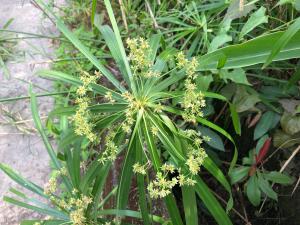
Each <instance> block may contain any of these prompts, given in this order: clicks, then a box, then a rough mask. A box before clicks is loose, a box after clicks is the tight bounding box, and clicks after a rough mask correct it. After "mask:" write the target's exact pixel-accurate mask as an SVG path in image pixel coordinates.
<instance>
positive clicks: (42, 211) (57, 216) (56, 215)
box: [3, 196, 68, 220]
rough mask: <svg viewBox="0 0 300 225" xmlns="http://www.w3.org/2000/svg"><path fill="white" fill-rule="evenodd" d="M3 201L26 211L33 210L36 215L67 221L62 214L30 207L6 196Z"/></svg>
mask: <svg viewBox="0 0 300 225" xmlns="http://www.w3.org/2000/svg"><path fill="white" fill-rule="evenodd" d="M3 201H6V202H9V203H11V204H14V205H17V206H20V207H23V208H26V209H29V210H33V211H35V212H38V213H41V214H44V215H49V216H52V217H54V218H58V219H63V220H68V217H67V216H66V215H65V214H64V213H62V212H54V211H53V210H48V209H44V208H40V207H36V206H34V205H30V204H27V203H25V202H22V201H19V200H16V199H14V198H10V197H7V196H4V197H3Z"/></svg>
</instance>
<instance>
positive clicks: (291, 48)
mask: <svg viewBox="0 0 300 225" xmlns="http://www.w3.org/2000/svg"><path fill="white" fill-rule="evenodd" d="M283 34H284V32H276V33H272V34H268V35H263V36H260V37H257V38H254V39H252V40H250V41H247V42H245V43H242V44H236V45H231V46H228V47H225V48H221V49H218V50H216V51H214V52H211V53H208V54H206V55H204V56H199V57H198V62H199V66H198V70H200V71H206V70H213V69H217V68H218V63H219V61H220V60H221V59H222V58H224V57H225V58H226V62H225V64H224V66H223V67H222V69H233V68H241V67H246V66H251V65H256V64H260V63H264V62H266V60H267V58H268V56H269V55H270V52H271V51H272V49H273V48H274V43H276V42H277V41H278V40H280V38H281V37H282V36H283ZM299 57H300V31H298V32H297V33H296V34H295V35H293V37H292V38H291V39H290V40H289V41H288V43H287V44H286V45H285V46H284V47H283V48H281V49H280V52H279V53H278V54H277V55H276V56H275V58H273V61H279V60H286V59H292V58H299Z"/></svg>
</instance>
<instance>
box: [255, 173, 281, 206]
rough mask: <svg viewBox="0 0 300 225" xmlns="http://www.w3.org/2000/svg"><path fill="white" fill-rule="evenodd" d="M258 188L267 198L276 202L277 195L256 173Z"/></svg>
mask: <svg viewBox="0 0 300 225" xmlns="http://www.w3.org/2000/svg"><path fill="white" fill-rule="evenodd" d="M258 186H259V188H260V190H261V191H262V192H264V193H265V194H266V195H267V196H268V197H269V198H271V199H274V200H276V201H277V200H278V196H277V193H276V192H275V191H273V189H272V187H271V185H270V183H269V182H268V181H267V180H265V179H264V178H263V177H262V176H261V175H260V173H258Z"/></svg>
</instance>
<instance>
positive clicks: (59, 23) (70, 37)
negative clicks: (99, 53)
mask: <svg viewBox="0 0 300 225" xmlns="http://www.w3.org/2000/svg"><path fill="white" fill-rule="evenodd" d="M36 2H37V4H38V5H39V6H40V7H41V8H42V9H44V10H45V11H46V12H47V13H49V14H50V15H52V16H53V17H54V18H55V20H56V25H57V28H58V29H59V30H60V31H61V32H62V33H63V34H64V35H65V36H66V38H67V39H68V40H69V41H70V42H71V43H72V44H73V45H74V46H75V47H76V48H77V49H78V50H79V51H80V52H81V53H82V54H83V55H84V56H85V57H86V58H87V59H89V60H90V62H91V63H92V64H93V65H94V66H95V67H96V68H97V69H99V71H100V72H101V73H102V74H103V75H104V76H105V77H106V78H107V79H108V80H109V81H110V82H111V83H112V84H113V85H114V86H115V87H116V88H117V89H118V90H120V91H122V92H124V91H126V89H125V88H124V87H123V86H122V85H121V84H120V82H119V81H118V80H117V79H116V78H115V77H114V75H113V74H112V73H111V72H110V71H109V70H108V69H106V68H105V66H103V65H102V64H101V63H100V61H99V60H98V59H97V58H96V57H95V56H94V55H93V54H92V53H91V52H90V51H89V50H88V49H87V48H86V47H85V46H84V45H83V44H82V43H81V41H80V40H79V39H78V38H77V37H76V35H75V34H74V33H72V32H71V31H70V30H69V29H68V28H67V27H66V25H65V24H64V23H63V21H62V20H61V19H60V18H59V17H57V16H56V15H55V13H54V12H53V11H52V10H51V9H50V8H49V7H48V6H47V5H46V4H45V3H44V2H43V1H42V0H36Z"/></svg>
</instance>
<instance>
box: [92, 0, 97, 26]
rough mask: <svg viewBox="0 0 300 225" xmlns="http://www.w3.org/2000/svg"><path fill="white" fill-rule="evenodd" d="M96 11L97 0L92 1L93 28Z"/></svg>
mask: <svg viewBox="0 0 300 225" xmlns="http://www.w3.org/2000/svg"><path fill="white" fill-rule="evenodd" d="M96 9H97V0H92V13H91V25H92V27H93V26H94V20H95V14H96Z"/></svg>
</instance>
